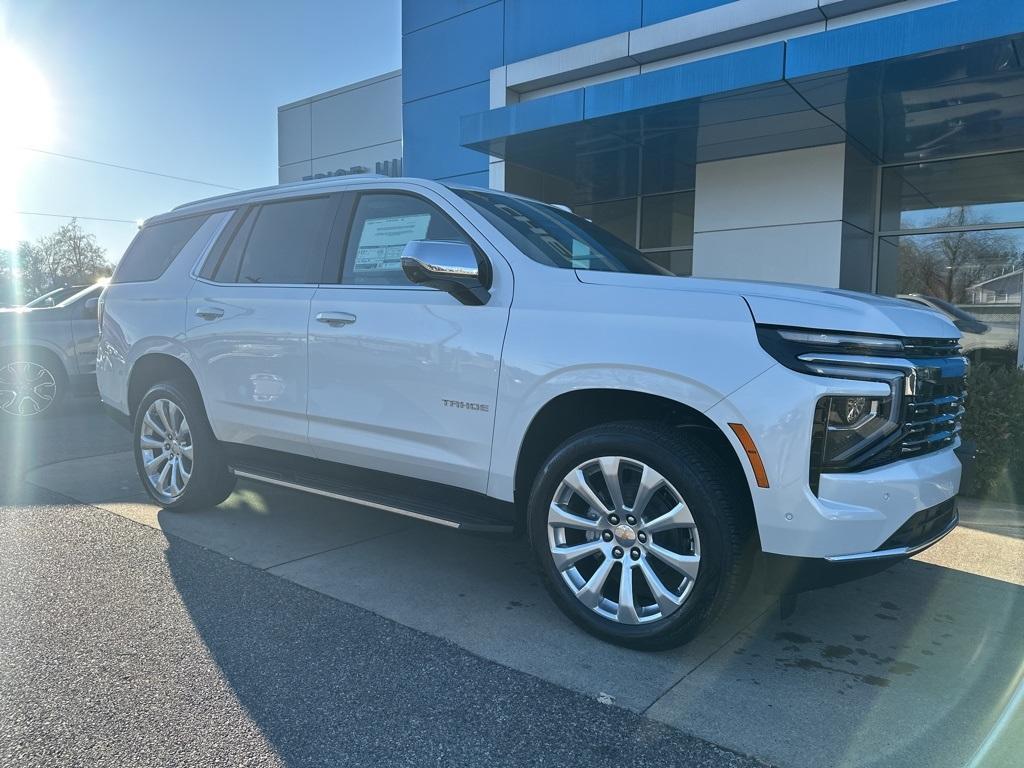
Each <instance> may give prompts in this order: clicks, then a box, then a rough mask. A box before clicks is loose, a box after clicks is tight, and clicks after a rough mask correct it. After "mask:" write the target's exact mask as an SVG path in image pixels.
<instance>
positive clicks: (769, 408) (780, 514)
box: [707, 366, 961, 560]
mask: <svg viewBox="0 0 1024 768" xmlns="http://www.w3.org/2000/svg"><path fill="white" fill-rule="evenodd" d="M854 386H857V387H864V392H865V394H873V392H872V390H871V388H872V387H875V386H880V385H876V384H874V383H873V382H858V383H856V384H855V385H854ZM850 390H851V382H849V381H844V380H839V379H829V378H825V377H818V376H810V375H806V374H800V373H796V372H794V371H791V370H789V369H787V368H784V367H782V366H776V367H774V368H771V369H769V370H768V371H766V372H765V373H763V374H761V376H759V377H757V378H756V379H754V380H753V381H751V382H749V383H748V384H746V385H745V386H744V387H741V388H740V389H739V390H737V391H736V392H734V393H732V394H731V395H730V396H729V397H728V398H726V399H725V400H723V401H721V402H719V403H718V404H717V405H716V406H715V407H714V408H712V409H711V410H709V411H708V412H707V415H708V416H709V417H711V418H712V420H714V421H715V422H716V423H717V424H718V425H719V427H720V428H721V430H722V432H723V434H725V435H726V437H727V438H728V439H730V440H731V441H732V442H733V444H734V448H735V449H736V455H737V456H738V457H739V458H740V461H741V464H743V466H744V471H746V472H747V476H748V478H747V479H748V484H749V487H750V495H751V499H752V501H753V505H754V512H755V515H756V517H757V531H758V535H759V537H760V540H761V549H762V551H763V552H765V553H768V554H774V555H783V556H788V557H796V558H811V559H820V560H824V559H825V558H838V557H843V556H864V555H865V554H866V553H873V552H875V551H877V550H879V549H880V548H882V547H883V545H884V544H885V542H886V541H887V540H888V539H889V538H890V537H892V536H894V535H895V534H896V532H897V531H898V530H900V529H901V527H902V526H904V524H906V523H907V522H908V520H910V519H911V518H913V517H914V516H915V515H917V514H919V513H921V512H922V511H923V510H928V509H931V508H933V507H937V506H939V505H941V504H943V503H945V502H948V501H950V500H951V499H953V497H955V496H956V494H957V491H958V490H959V487H960V473H961V465H960V461H959V459H958V458H957V455H956V453H955V449H956V447H957V446H956V444H954V445H951V446H949V447H948V448H944V449H942V450H939V451H935V452H934V453H929V454H926V455H923V456H917V457H914V458H907V459H904V460H902V461H896V462H892V463H890V464H885V465H883V466H879V467H874V468H871V469H867V470H863V471H860V472H843V473H826V474H822V475H821V476H820V479H819V487H818V493H817V494H815V493H813V492H812V491H811V488H810V484H809V480H808V471H809V456H810V449H811V433H812V421H813V417H814V414H813V407H812V406H811V404H813V403H816V402H817V401H818V399H819V398H821V397H822V396H825V395H835V394H842V393H850ZM733 422H739V423H741V424H743V425H744V426H746V428H747V430H748V431H749V433H750V435H751V437H752V438H753V440H754V443H755V444H756V445H757V448H758V452H759V454H760V456H761V460H762V461H763V463H764V465H765V470H766V472H767V475H768V482H769V487H767V488H760V487H758V486H757V483H756V482H755V479H754V477H753V475H752V473H751V471H750V467H749V463H748V462H747V461H746V457H745V453H744V450H743V446H742V445H741V444H740V443H739V441H738V440H737V439H735V438H734V435H733V433H732V430H731V429H729V428H728V424H729V423H733ZM875 559H882V560H884V559H885V558H875Z"/></svg>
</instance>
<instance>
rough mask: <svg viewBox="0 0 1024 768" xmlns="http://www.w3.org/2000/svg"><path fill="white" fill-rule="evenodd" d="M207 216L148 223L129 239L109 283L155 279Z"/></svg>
mask: <svg viewBox="0 0 1024 768" xmlns="http://www.w3.org/2000/svg"><path fill="white" fill-rule="evenodd" d="M207 218H208V216H192V217H190V218H188V219H178V220H177V221H168V222H165V223H162V224H151V225H149V226H148V227H146V228H144V229H143V230H142V231H141V232H139V234H137V235H136V236H135V239H134V240H132V243H131V245H129V246H128V250H127V251H126V252H125V254H124V256H122V257H121V262H120V263H119V264H118V265H117V269H116V270H114V276H113V277H112V278H111V282H112V283H138V282H145V281H147V280H156V279H157V278H158V277H160V275H162V274H163V273H164V270H165V269H167V267H168V266H169V265H170V263H171V262H172V261H174V257H175V256H177V255H178V253H179V252H180V251H181V249H182V248H183V247H184V246H185V243H187V242H188V241H189V240H191V239H192V235H194V234H195V233H196V231H197V230H198V229H199V227H201V226H202V225H203V222H204V221H206V219H207Z"/></svg>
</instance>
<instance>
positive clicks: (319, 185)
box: [171, 173, 409, 213]
mask: <svg viewBox="0 0 1024 768" xmlns="http://www.w3.org/2000/svg"><path fill="white" fill-rule="evenodd" d="M367 179H391V177H390V176H383V175H381V174H379V173H352V174H349V175H348V176H329V177H327V178H323V179H310V180H309V181H291V182H288V183H286V184H274V185H273V186H269V187H256V188H255V189H243V190H242V191H240V192H228V193H227V194H224V195H215V196H213V197H204V198H203V199H201V200H195V201H193V202H191V203H182V204H181V205H179V206H176V207H175V208H172V209H171V210H172V212H173V213H197V212H199V211H205V210H210V209H215V208H225V207H228V206H235V205H245V204H246V203H251V202H253V201H256V200H266V199H269V198H274V197H279V196H281V195H282V194H284V193H292V194H294V195H301V194H306V193H310V192H330V191H332V190H334V189H343V188H345V187H347V186H349V185H350V184H353V183H354V182H358V181H366V180H367ZM391 180H392V181H409V179H391Z"/></svg>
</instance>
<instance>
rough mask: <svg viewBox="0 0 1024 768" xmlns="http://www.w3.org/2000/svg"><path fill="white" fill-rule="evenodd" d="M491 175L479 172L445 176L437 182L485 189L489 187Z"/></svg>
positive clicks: (486, 172)
mask: <svg viewBox="0 0 1024 768" xmlns="http://www.w3.org/2000/svg"><path fill="white" fill-rule="evenodd" d="M490 180H491V174H490V172H489V171H479V172H477V173H464V174H462V175H460V176H445V177H444V178H442V179H438V181H447V182H451V183H452V184H464V185H465V186H467V187H482V188H483V189H487V187H488V186H489V185H490Z"/></svg>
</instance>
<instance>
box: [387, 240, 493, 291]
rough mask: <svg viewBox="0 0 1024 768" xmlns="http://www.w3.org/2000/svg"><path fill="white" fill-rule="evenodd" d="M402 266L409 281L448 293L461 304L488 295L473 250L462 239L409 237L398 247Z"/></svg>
mask: <svg viewBox="0 0 1024 768" xmlns="http://www.w3.org/2000/svg"><path fill="white" fill-rule="evenodd" d="M402 270H403V271H404V272H405V276H406V277H408V278H409V280H410V281H411V282H413V283H415V284H417V285H426V286H429V287H431V288H437V289H438V290H441V291H445V292H446V293H450V294H451V295H452V296H454V297H455V298H456V299H458V300H459V301H461V302H462V303H463V304H470V305H475V306H478V305H480V304H486V303H487V300H488V299H489V298H490V297H491V294H490V293H489V292H488V290H487V288H486V287H485V286H484V283H483V281H482V280H481V277H480V264H479V262H477V259H476V252H475V251H474V250H473V247H472V246H470V245H468V244H466V243H458V242H452V241H448V240H411V241H410V242H408V243H406V245H405V249H404V250H403V251H402Z"/></svg>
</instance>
